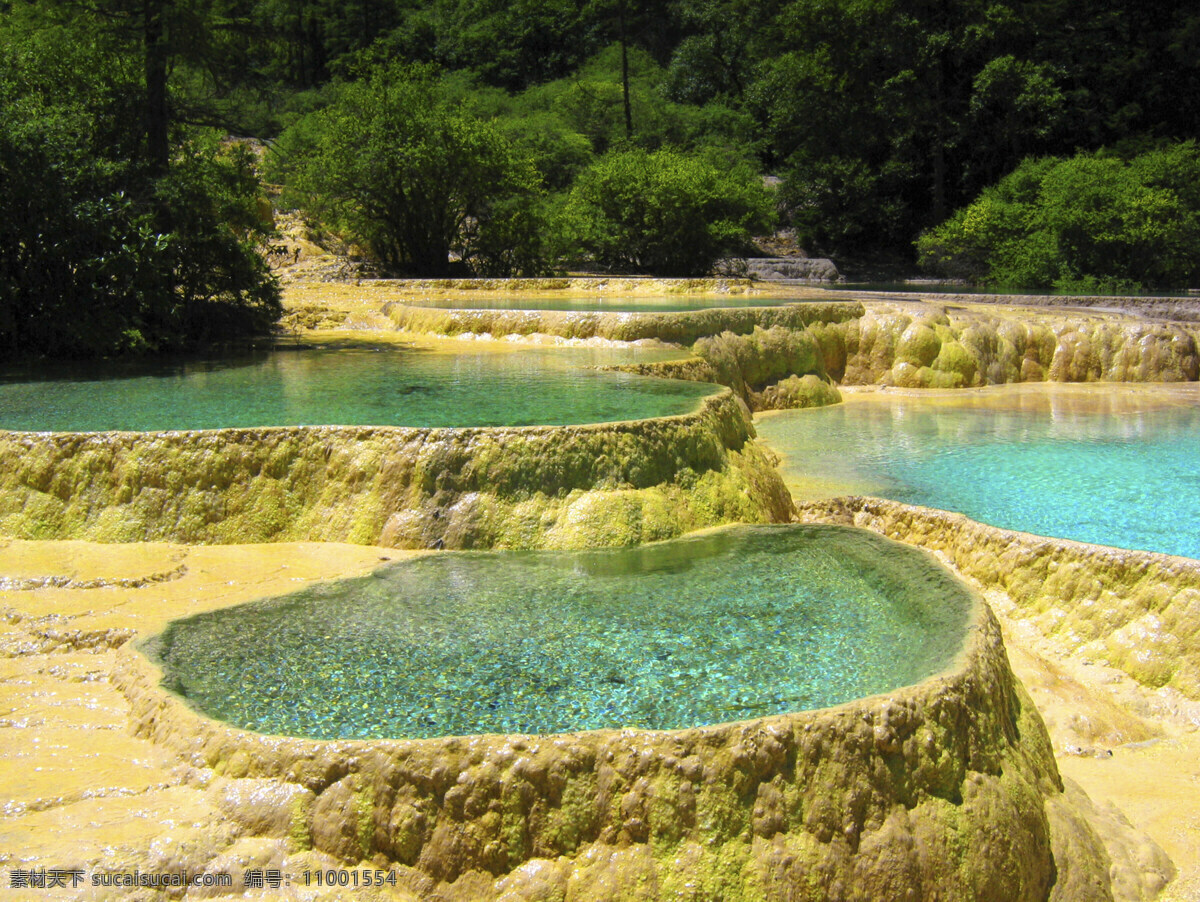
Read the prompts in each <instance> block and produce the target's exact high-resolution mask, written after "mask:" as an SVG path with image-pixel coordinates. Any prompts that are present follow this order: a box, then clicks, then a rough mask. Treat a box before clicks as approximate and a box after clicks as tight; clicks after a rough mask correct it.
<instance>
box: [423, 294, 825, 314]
mask: <svg viewBox="0 0 1200 902" xmlns="http://www.w3.org/2000/svg"><path fill="white" fill-rule="evenodd" d="M804 302H805V299H804V298H794V297H762V296H759V295H740V294H732V295H717V296H713V295H707V296H688V295H671V296H667V297H663V296H661V295H658V296H647V297H630V296H628V295H611V296H606V295H594V296H589V297H578V296H576V297H565V296H564V297H553V296H551V297H536V296H530V295H527V294H523V295H517V296H510V295H503V294H500V295H480V296H479V297H466V298H463V297H454V298H413V299H410V300H405V301H404V303H405V304H406V305H407V306H409V307H435V308H437V309H439V310H570V311H589V312H600V313H678V312H681V311H684V310H708V309H712V308H720V307H780V306H783V305H785V304H803V303H804Z"/></svg>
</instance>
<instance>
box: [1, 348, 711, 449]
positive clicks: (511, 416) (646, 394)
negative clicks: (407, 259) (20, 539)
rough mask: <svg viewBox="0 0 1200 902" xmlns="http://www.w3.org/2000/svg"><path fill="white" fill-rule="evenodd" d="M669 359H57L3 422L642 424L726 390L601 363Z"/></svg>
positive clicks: (559, 353)
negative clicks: (71, 362) (65, 362)
mask: <svg viewBox="0 0 1200 902" xmlns="http://www.w3.org/2000/svg"><path fill="white" fill-rule="evenodd" d="M669 356H672V352H661V351H652V350H642V349H630V350H624V349H621V350H616V349H599V348H545V349H530V350H524V349H523V350H520V351H508V350H503V351H496V350H480V351H472V350H470V349H467V350H463V351H460V352H457V353H451V352H448V351H444V350H433V349H426V348H420V347H385V348H381V349H337V350H320V349H318V350H287V351H270V352H262V353H257V354H250V355H244V356H239V357H228V358H222V359H210V360H201V361H191V362H182V363H172V364H161V363H138V364H123V365H119V366H118V365H116V364H110V363H105V364H101V365H92V366H74V367H62V366H59V367H56V368H53V369H39V370H33V371H26V372H22V373H9V374H7V376H6V377H4V378H3V379H0V429H13V430H30V431H56V432H57V431H62V432H96V431H105V430H129V431H135V432H141V431H155V430H171V429H218V428H232V427H250V426H300V425H310V426H311V425H330V426H334V425H336V426H528V425H547V426H557V425H568V424H575V423H602V422H612V421H617V420H636V419H644V418H647V417H658V416H668V415H672V414H680V413H687V412H689V411H691V410H694V409H695V407H696V405H697V404H698V403H699V401H700V399H701V398H703V397H705V396H707V395H710V394H712V393H713V392H714V391H715V390H716V388H715V386H713V385H708V384H703V383H696V382H682V381H675V380H668V379H655V378H647V377H644V376H635V375H630V374H626V373H614V372H606V371H601V370H598V369H595V367H600V366H605V365H611V364H619V363H631V362H642V361H651V360H657V359H662V358H663V357H669ZM674 356H678V353H677V352H675V353H674Z"/></svg>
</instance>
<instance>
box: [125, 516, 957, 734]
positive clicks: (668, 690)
mask: <svg viewBox="0 0 1200 902" xmlns="http://www.w3.org/2000/svg"><path fill="white" fill-rule="evenodd" d="M973 608H974V599H973V596H972V595H971V593H970V592H969V591H968V590H967V588H966V587H965V586H964V585H963V584H962V583H960V582H959V581H958V580H956V579H955V578H954V577H953V576H952V575H951V574H950V573H949V572H948V571H947V570H945V569H944V568H942V567H941V566H940V565H938V564H937V562H936V561H934V560H933V559H932V558H930V557H929V556H927V555H925V554H923V553H922V552H919V551H917V550H916V549H913V548H909V547H907V546H904V545H901V544H899V543H896V542H891V541H889V540H887V539H883V538H881V537H879V536H876V535H874V534H872V533H868V532H866V531H865V530H857V529H847V528H844V527H834V526H777V527H739V528H733V529H726V530H721V531H718V532H713V533H708V534H705V535H701V536H693V537H688V538H683V539H677V540H674V541H670V542H663V543H659V544H653V545H645V546H641V547H636V548H625V549H617V550H605V551H587V552H570V553H568V552H491V553H485V552H445V553H441V554H437V555H431V556H428V557H423V558H417V559H413V560H408V561H402V562H399V563H397V564H394V565H391V566H389V567H387V568H385V569H382V570H379V571H377V572H376V573H375V574H374V575H373V576H369V577H366V578H362V579H352V580H345V581H341V582H337V583H331V584H327V585H324V586H318V587H314V588H312V589H309V590H306V591H303V592H300V593H297V594H295V595H290V596H286V597H283V598H278V599H273V600H267V601H261V602H254V603H251V604H246V605H241V606H238V607H234V608H228V609H225V610H221V611H213V612H210V613H205V614H200V615H197V616H195V617H190V618H187V619H185V620H178V621H175V622H173V623H172V624H171V625H170V626H169V627H168V628H167V629H166V630H165V631H164V632H163V633H162V634H161V635H160V636H158V637H156V638H155V639H153V640H151V642H150V643H149V644H148V646H147V651H148V652H149V654H150V655H151V656H152V657H154V658H156V659H157V660H159V661H160V663H161V664H162V665H163V668H164V672H165V674H166V680H165V683H166V685H167V686H168V687H169V688H171V689H172V690H174V691H176V692H178V693H179V694H181V695H182V696H184V697H185V698H186V699H187V700H188V701H189V702H190V703H191V704H192V705H194V706H195V707H196V708H197V709H198V710H200V711H202V712H203V713H205V714H207V715H209V716H211V717H215V718H219V719H221V720H225V721H228V722H230V723H233V724H234V725H236V726H239V727H244V728H247V729H252V730H258V731H260V732H266V733H282V734H289V735H297V736H309V737H314V738H322V739H336V738H380V737H396V738H400V737H432V736H445V735H464V734H473V733H557V732H564V731H573V730H589V729H599V728H608V727H637V728H645V729H672V728H679V727H690V726H697V725H703V724H715V723H724V722H728V721H737V720H745V719H749V718H754V717H761V716H764V715H768V714H778V713H782V712H787V711H799V710H804V709H809V708H820V707H825V706H828V705H834V704H838V703H841V702H845V701H849V700H851V699H855V698H860V697H862V696H867V695H872V694H875V693H880V692H885V691H888V690H891V689H894V688H896V687H899V686H904V685H909V684H912V683H915V682H918V681H920V680H921V679H924V678H925V677H928V676H930V675H932V674H934V673H937V672H939V671H941V670H943V669H945V668H946V667H948V666H949V665H950V664H951V662H952V661H953V659H954V657H955V656H956V655H957V654H958V652H959V650H960V649H961V648H962V645H963V642H964V639H965V635H966V629H967V626H968V623H969V621H970V618H971V616H972V611H973Z"/></svg>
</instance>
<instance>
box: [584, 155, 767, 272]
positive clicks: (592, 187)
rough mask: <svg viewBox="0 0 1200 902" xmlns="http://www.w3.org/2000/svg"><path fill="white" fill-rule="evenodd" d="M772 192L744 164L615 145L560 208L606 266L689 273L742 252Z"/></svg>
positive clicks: (762, 220)
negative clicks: (722, 165)
mask: <svg viewBox="0 0 1200 902" xmlns="http://www.w3.org/2000/svg"><path fill="white" fill-rule="evenodd" d="M772 213H773V197H772V196H771V194H770V192H769V191H768V190H767V189H766V188H764V187H763V185H762V180H761V179H760V178H759V177H758V176H757V175H756V174H755V173H754V172H753V171H752V170H751V169H750V168H749V167H747V166H745V165H733V166H729V167H726V168H719V167H718V166H717V165H715V164H714V163H713V162H712V161H710V160H709V159H707V158H705V157H704V156H700V155H695V154H687V153H683V152H681V151H677V150H671V149H663V150H658V151H654V152H647V151H644V150H640V149H629V150H615V151H612V152H610V153H609V154H607V155H606V156H604V157H603V158H602V159H600V160H598V161H597V162H596V163H595V164H593V165H592V166H591V167H589V168H588V169H587V170H585V171H584V172H583V173H582V174H581V175H580V176H579V179H578V180H577V181H576V183H575V185H574V187H573V188H572V189H571V192H570V195H569V197H568V198H567V200H566V203H565V205H564V209H563V211H562V222H563V229H564V232H565V233H567V234H568V235H570V236H571V238H572V239H573V240H574V242H575V243H576V245H577V246H578V248H579V249H581V250H582V251H583V253H584V254H585V255H586V257H587V259H589V260H590V261H592V262H594V263H596V264H598V265H600V266H602V267H604V268H606V269H611V270H616V271H629V272H643V273H653V274H654V275H659V276H690V275H701V274H704V273H707V272H709V271H710V270H711V269H712V267H713V265H714V264H715V263H716V261H717V260H718V259H719V258H720V257H722V256H727V255H730V254H735V253H739V252H742V251H744V250H746V246H747V244H748V242H749V238H750V236H751V235H753V234H755V233H757V232H761V231H763V230H765V229H767V228H769V226H770V223H771V220H772Z"/></svg>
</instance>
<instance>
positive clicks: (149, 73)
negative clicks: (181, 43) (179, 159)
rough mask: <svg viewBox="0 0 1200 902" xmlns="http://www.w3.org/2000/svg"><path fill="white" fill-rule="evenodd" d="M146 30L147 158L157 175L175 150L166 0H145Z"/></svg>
mask: <svg viewBox="0 0 1200 902" xmlns="http://www.w3.org/2000/svg"><path fill="white" fill-rule="evenodd" d="M144 3H145V5H144V6H143V7H142V32H143V41H144V45H145V47H144V50H145V62H146V110H145V113H146V158H147V160H148V161H149V163H150V171H151V174H152V175H154V176H162V175H165V174H166V172H167V164H168V162H169V161H170V155H171V149H170V143H169V136H168V134H167V127H168V124H169V121H170V119H169V114H168V112H167V41H166V27H165V24H164V22H163V19H164V7H165V5H166V4H165V0H144Z"/></svg>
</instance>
